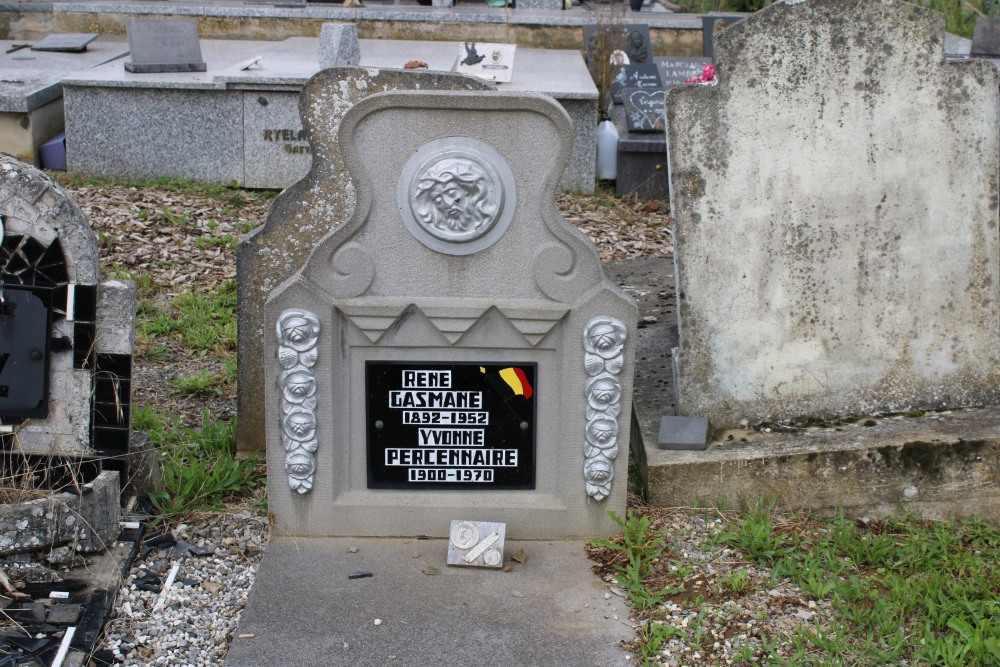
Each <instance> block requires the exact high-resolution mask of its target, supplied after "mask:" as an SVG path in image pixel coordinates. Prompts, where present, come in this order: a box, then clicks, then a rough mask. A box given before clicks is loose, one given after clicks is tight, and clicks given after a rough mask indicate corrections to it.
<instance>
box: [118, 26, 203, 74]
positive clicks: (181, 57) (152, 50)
mask: <svg viewBox="0 0 1000 667" xmlns="http://www.w3.org/2000/svg"><path fill="white" fill-rule="evenodd" d="M125 25H126V28H127V30H128V48H129V52H130V55H129V59H128V60H126V61H125V70H126V71H128V72H133V73H136V74H147V73H156V72H204V71H206V70H207V69H208V66H207V65H206V64H205V61H204V60H202V57H201V44H200V43H199V42H198V22H197V21H196V20H195V19H129V20H128V21H127V22H126V24H125Z"/></svg>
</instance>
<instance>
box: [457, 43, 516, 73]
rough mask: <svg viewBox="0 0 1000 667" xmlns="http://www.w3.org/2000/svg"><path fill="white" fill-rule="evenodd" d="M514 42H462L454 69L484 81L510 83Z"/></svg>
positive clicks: (512, 69)
mask: <svg viewBox="0 0 1000 667" xmlns="http://www.w3.org/2000/svg"><path fill="white" fill-rule="evenodd" d="M516 51H517V46H516V45H514V44H485V43H477V42H462V46H461V48H460V50H459V55H458V62H457V63H456V64H455V71H456V72H458V73H459V74H471V75H472V76H475V77H478V78H480V79H485V80H486V81H496V82H498V83H510V82H511V79H512V78H513V77H514V54H515V53H516Z"/></svg>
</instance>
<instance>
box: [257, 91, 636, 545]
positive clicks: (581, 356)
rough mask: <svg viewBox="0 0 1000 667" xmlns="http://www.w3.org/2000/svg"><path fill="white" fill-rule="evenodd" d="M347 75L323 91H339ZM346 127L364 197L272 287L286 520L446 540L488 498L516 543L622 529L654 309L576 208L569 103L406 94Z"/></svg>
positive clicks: (323, 98) (307, 527)
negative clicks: (558, 194)
mask: <svg viewBox="0 0 1000 667" xmlns="http://www.w3.org/2000/svg"><path fill="white" fill-rule="evenodd" d="M327 81H329V82H327ZM327 81H324V82H323V83H324V84H325V85H313V86H311V87H310V88H309V89H307V91H306V93H305V94H304V96H303V108H304V109H312V107H313V106H314V105H319V106H325V105H326V104H328V102H327V100H328V99H329V98H330V97H333V95H332V91H331V88H333V89H339V88H340V87H341V83H340V81H331V80H327ZM312 132H313V140H314V143H315V144H319V143H321V142H327V141H330V140H331V139H332V137H330V136H329V134H328V130H327V127H326V126H318V127H313V129H312ZM339 134H340V142H341V147H342V149H343V151H344V162H345V164H346V165H348V166H349V168H350V174H351V176H352V179H353V181H354V183H355V186H356V187H357V206H356V208H355V213H354V215H353V217H352V218H351V219H350V221H348V222H347V223H345V224H343V225H341V226H339V227H337V228H335V229H334V230H333V231H332V232H330V233H329V234H327V235H326V236H325V237H324V238H323V239H322V240H321V241H319V243H317V244H315V245H314V246H312V247H313V252H312V254H311V255H310V260H309V261H307V262H306V263H305V265H304V266H303V267H302V268H301V270H300V271H299V272H298V273H297V274H295V275H294V276H293V277H292V278H291V279H290V280H285V281H284V282H283V283H282V284H280V285H277V284H276V285H274V287H273V288H272V289H271V290H270V291H269V293H266V305H265V307H264V321H265V322H266V324H267V327H266V330H265V331H266V335H265V337H264V355H263V358H264V362H265V369H264V373H265V376H266V382H265V385H264V386H265V400H264V410H265V417H266V418H265V420H264V423H263V429H264V432H265V434H266V438H267V455H268V471H269V472H268V474H269V479H270V481H269V484H270V488H271V489H272V491H271V493H269V503H270V509H271V512H272V513H273V516H274V521H275V525H276V526H277V527H278V530H280V531H282V532H283V533H284V534H287V535H302V536H334V535H371V536H378V535H383V536H388V535H431V536H446V535H447V534H448V526H449V522H450V521H451V520H453V519H455V518H458V517H463V516H464V517H470V516H474V517H475V518H476V519H477V520H478V521H485V522H496V523H506V525H507V530H508V531H509V532H508V536H509V537H513V538H515V539H517V538H539V539H540V538H557V537H580V536H593V535H601V534H606V533H608V532H613V531H614V530H615V529H616V526H615V524H614V523H613V521H612V520H611V519H610V517H609V516H608V510H614V511H615V512H618V513H621V512H623V511H624V508H625V507H624V506H625V492H626V486H627V472H626V471H627V459H628V442H629V432H630V428H629V425H630V418H631V400H630V397H631V387H632V373H633V367H634V358H633V356H634V354H633V350H634V341H635V325H636V319H637V311H636V307H635V304H634V303H633V302H632V301H631V300H630V299H628V298H627V297H625V296H624V295H623V294H622V293H621V292H620V291H619V290H618V289H617V288H615V287H614V286H613V285H611V284H610V283H609V282H608V281H607V280H606V279H605V278H604V276H603V273H602V270H601V265H600V261H599V258H598V255H597V251H596V249H595V248H594V246H593V244H592V243H591V242H590V241H589V240H587V239H586V237H584V236H583V235H582V234H580V233H579V232H577V231H576V230H575V229H574V228H573V227H571V226H570V225H569V224H567V223H566V222H565V221H564V220H563V219H562V218H561V216H560V215H559V213H558V211H557V209H556V208H555V205H554V197H555V188H556V186H557V184H558V182H559V176H560V174H561V173H562V170H563V169H564V167H565V165H566V162H567V161H568V159H569V156H570V153H571V147H572V138H573V129H572V123H571V121H570V119H569V116H568V115H567V114H566V112H565V111H564V110H562V108H561V107H559V105H558V104H557V103H555V101H554V100H552V99H551V98H548V97H545V96H541V95H530V94H506V93H479V92H476V93H473V92H468V93H461V92H455V93H452V92H438V93H434V92H419V93H418V92H387V93H380V94H377V95H373V96H371V97H369V98H367V99H364V100H362V101H360V102H358V103H357V104H355V106H354V108H353V109H351V110H350V111H349V112H348V113H347V114H346V115H345V117H344V120H343V121H342V123H341V126H340V132H339ZM314 156H315V157H314V169H315V168H316V167H315V164H316V163H317V162H321V161H324V160H325V156H324V157H321V154H320V152H319V150H318V149H317V151H316V152H315V153H314ZM320 171H321V172H322V173H330V172H329V168H328V166H326V165H323V166H321V167H320ZM341 187H342V183H341V181H340V180H334V179H330V178H315V179H314V180H313V182H312V191H311V194H312V196H314V197H316V199H315V200H313V201H316V202H317V204H318V205H317V206H306V207H302V206H301V205H300V206H299V207H297V209H298V211H299V213H298V214H297V216H296V222H295V224H301V223H300V222H298V220H297V218H298V215H301V216H302V218H304V220H303V221H310V222H312V224H316V225H318V226H320V227H322V228H324V229H327V228H328V227H327V226H326V225H325V221H326V215H327V213H326V211H327V206H326V202H327V201H328V200H329V199H330V198H331V197H333V196H334V193H335V192H336V191H337V190H339V189H340V188H341ZM303 203H304V202H303ZM285 204H286V205H287V198H286V201H285ZM279 210H280V209H279ZM277 215H281V213H280V212H279V213H278V214H277ZM274 217H276V215H275V214H272V218H274ZM281 217H284V216H281ZM292 238H293V239H294V237H292ZM285 247H286V244H284V243H283V244H281V245H280V246H271V247H267V246H265V247H264V248H263V249H262V251H267V252H275V253H280V252H281V250H283V249H284V248H285ZM240 355H241V358H246V357H247V354H246V351H245V350H241V352H240Z"/></svg>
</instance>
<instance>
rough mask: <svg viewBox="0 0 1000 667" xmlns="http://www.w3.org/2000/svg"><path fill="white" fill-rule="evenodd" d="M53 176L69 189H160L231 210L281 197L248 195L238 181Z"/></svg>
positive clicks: (261, 193)
mask: <svg viewBox="0 0 1000 667" xmlns="http://www.w3.org/2000/svg"><path fill="white" fill-rule="evenodd" d="M50 175H51V176H52V177H53V178H55V179H56V180H57V181H59V183H61V184H62V185H64V186H66V187H71V188H83V187H111V186H120V187H134V188H156V189H159V190H166V191H168V192H176V193H178V194H190V195H199V196H203V197H211V198H212V199H215V200H218V201H221V202H224V203H225V204H227V205H228V206H229V207H231V208H235V209H239V208H242V207H243V206H245V205H246V204H247V203H248V202H250V201H255V200H271V199H274V197H276V196H277V195H278V192H277V191H274V190H260V191H254V192H248V191H247V190H243V189H241V188H240V187H239V186H237V185H236V183H235V182H233V183H228V184H225V185H223V184H218V183H196V182H194V181H189V180H185V179H177V178H155V179H151V180H142V181H125V180H118V179H110V178H95V177H93V176H86V175H83V174H79V173H67V172H50Z"/></svg>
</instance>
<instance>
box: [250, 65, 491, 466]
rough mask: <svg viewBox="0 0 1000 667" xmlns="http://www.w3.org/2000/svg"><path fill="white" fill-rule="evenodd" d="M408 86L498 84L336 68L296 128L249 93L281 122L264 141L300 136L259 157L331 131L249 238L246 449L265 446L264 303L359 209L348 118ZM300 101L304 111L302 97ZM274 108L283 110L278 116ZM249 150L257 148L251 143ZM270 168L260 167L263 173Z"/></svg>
mask: <svg viewBox="0 0 1000 667" xmlns="http://www.w3.org/2000/svg"><path fill="white" fill-rule="evenodd" d="M400 88H402V89H406V88H419V89H420V90H443V89H452V90H456V89H457V90H489V89H492V88H493V85H492V84H490V83H487V82H485V81H480V80H478V79H474V78H472V77H467V76H462V75H458V74H441V73H428V72H412V71H406V70H396V69H375V68H332V69H331V70H329V71H324V72H320V73H319V74H317V75H316V76H314V77H313V78H312V79H311V80H310V82H309V83H308V84H307V85H306V87H305V89H304V92H303V94H308V93H309V92H310V91H312V90H320V89H322V90H326V91H329V92H328V93H326V94H324V95H323V96H321V97H316V98H315V99H314V100H313V102H312V104H311V105H309V106H304V107H302V108H301V114H302V116H301V121H298V120H297V119H296V124H291V120H292V119H291V118H289V116H290V113H291V112H290V109H289V108H288V107H289V103H288V102H289V100H288V97H287V96H286V95H287V94H260V95H254V94H252V93H247V94H246V96H245V103H246V104H248V105H251V106H252V105H253V104H257V105H258V106H261V105H260V103H259V101H257V97H264V98H265V100H266V101H268V104H267V106H265V107H263V109H262V110H257V111H258V112H259V113H262V114H266V115H267V116H268V117H269V118H272V119H276V120H277V122H280V123H281V125H279V126H273V127H271V128H267V127H266V125H267V124H268V123H267V122H262V123H260V124H259V125H257V126H251V127H250V131H254V130H256V131H259V132H260V133H261V136H264V132H265V131H267V130H268V129H271V130H272V135H271V136H272V137H274V134H273V130H274V129H280V130H282V131H284V130H288V131H289V132H290V133H291V132H295V135H294V136H295V138H294V139H292V136H291V134H290V135H289V139H288V140H287V141H286V140H285V139H284V135H283V134H282V138H281V139H280V140H277V139H275V140H274V141H272V142H270V143H273V144H275V145H276V146H263V147H261V146H259V145H257V147H256V148H255V149H254V151H259V152H254V153H253V157H265V156H271V157H273V152H275V151H283V150H284V148H283V147H284V146H285V145H286V144H287V145H289V146H291V147H292V148H296V149H297V148H298V147H300V146H303V142H302V141H301V140H300V139H299V135H298V133H297V131H296V130H295V128H298V127H304V128H305V130H306V132H307V134H308V133H309V131H310V130H311V129H313V128H317V127H322V128H324V132H323V134H322V135H314V136H312V137H311V138H310V140H309V141H308V142H306V144H305V145H306V146H308V147H309V148H310V150H311V151H312V152H313V155H314V159H313V162H312V166H311V169H310V171H309V173H308V175H307V176H306V177H305V178H304V179H303V180H301V181H299V182H298V183H296V184H295V185H293V186H292V187H290V188H288V190H286V191H285V192H283V193H282V194H281V195H280V196H279V197H278V198H277V199H276V200H275V202H274V205H273V206H272V208H271V212H270V214H269V215H268V218H267V222H265V223H264V226H263V227H260V228H258V229H256V230H254V231H253V232H252V233H251V234H250V235H248V236H247V237H246V238H245V239H244V240H243V241H242V242H241V243H240V245H239V249H238V250H237V272H238V278H239V279H238V281H237V287H238V290H239V306H238V336H239V347H240V350H242V351H243V352H245V354H243V353H241V355H240V357H241V358H240V364H239V387H240V392H239V422H238V423H239V435H238V439H239V442H240V448H241V449H244V450H263V449H264V397H263V391H264V383H265V380H264V375H263V358H264V356H263V355H264V343H263V339H264V332H265V330H266V331H270V330H271V326H270V325H265V324H264V321H263V307H264V301H265V300H266V298H267V295H268V294H269V293H270V291H271V290H272V289H274V288H275V287H277V286H278V285H280V284H281V283H282V282H284V281H285V280H286V279H288V278H289V277H290V276H291V275H292V274H293V273H294V272H295V271H296V270H298V268H299V267H301V266H302V264H303V263H304V262H305V260H306V258H307V257H308V256H309V253H310V252H311V251H312V249H313V246H314V245H315V243H316V242H317V241H319V240H320V239H321V238H322V237H323V236H324V235H326V234H327V233H328V232H329V231H330V230H332V229H335V228H337V227H339V226H340V225H342V224H343V223H344V222H346V221H347V220H348V219H349V218H350V216H351V214H352V213H353V211H354V185H353V183H352V182H351V179H350V176H349V174H348V171H347V166H346V165H345V164H344V158H343V157H342V155H341V149H340V146H339V144H338V143H337V141H336V133H337V130H338V128H339V127H340V121H341V120H342V119H343V117H344V114H346V113H347V112H348V111H349V110H350V109H351V107H353V106H354V105H355V104H356V103H357V102H359V101H361V100H362V99H364V98H365V97H367V96H368V95H371V94H373V93H376V92H381V91H385V90H396V89H400ZM295 99H296V104H295V108H296V110H298V108H299V107H298V96H295ZM272 104H273V105H274V106H275V107H276V109H275V111H273V112H272V111H271V107H272ZM248 117H249V116H248ZM298 122H301V123H302V125H301V126H300V125H298ZM254 144H257V142H254ZM247 146H248V148H250V146H251V144H249V143H248V144H247ZM265 151H266V155H265ZM249 157H250V156H249V155H248V158H249ZM298 157H301V156H300V155H299V154H298V153H292V152H289V153H288V156H287V157H286V158H285V159H283V160H280V161H278V166H279V167H281V166H287V168H289V169H296V168H299V169H300V168H301V167H300V166H299V165H300V164H301V163H300V162H299V161H298V160H297V159H296V158H298ZM264 166H265V165H260V168H264ZM256 170H257V167H254V171H253V172H252V173H256ZM261 176H262V177H263V176H264V175H263V174H262V175H261ZM327 179H329V180H332V181H334V182H336V183H338V187H336V188H333V189H331V190H330V191H324V190H321V189H320V188H319V183H321V182H323V181H326V180H327ZM278 245H280V246H281V251H280V252H276V251H274V250H273V248H274V247H276V246H278Z"/></svg>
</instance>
